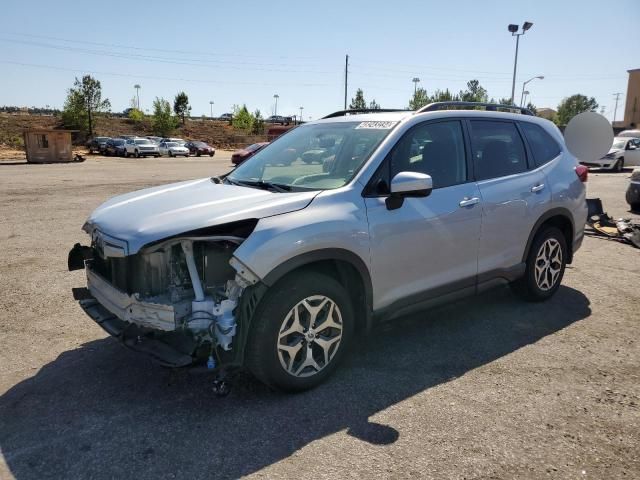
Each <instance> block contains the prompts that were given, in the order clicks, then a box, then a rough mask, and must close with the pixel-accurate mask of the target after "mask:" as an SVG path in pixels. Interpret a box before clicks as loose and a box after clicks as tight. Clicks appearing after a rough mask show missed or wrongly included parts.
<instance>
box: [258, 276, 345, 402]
mask: <svg viewBox="0 0 640 480" xmlns="http://www.w3.org/2000/svg"><path fill="white" fill-rule="evenodd" d="M253 318H254V320H253V323H252V326H251V331H250V332H249V338H248V341H247V349H246V352H247V353H246V365H247V367H248V368H249V370H250V371H251V372H252V373H253V374H254V375H255V376H256V377H257V378H258V379H259V380H261V381H262V382H264V383H266V384H267V385H269V386H272V387H274V388H277V389H280V390H286V391H302V390H308V389H310V388H313V387H315V386H316V385H318V384H320V383H322V382H323V381H324V380H325V379H326V378H327V377H329V376H330V375H331V374H332V373H333V371H334V370H335V368H336V367H337V366H338V364H339V363H340V361H341V360H342V358H343V357H344V355H345V353H346V352H347V350H348V347H349V343H350V341H351V337H352V336H353V332H354V326H355V318H354V314H353V305H352V303H351V300H350V298H349V296H348V295H347V293H346V291H345V289H344V287H343V286H342V285H340V283H338V282H337V281H336V280H335V279H334V278H332V277H329V276H326V275H323V274H319V273H315V272H300V273H293V274H290V275H288V276H286V277H285V278H283V279H282V280H280V281H279V282H278V283H277V284H276V285H274V286H273V287H271V288H270V289H269V291H268V292H267V293H266V295H265V296H264V297H263V299H262V300H261V302H260V304H259V305H258V308H257V309H256V312H255V314H254V316H253ZM287 332H290V333H287Z"/></svg>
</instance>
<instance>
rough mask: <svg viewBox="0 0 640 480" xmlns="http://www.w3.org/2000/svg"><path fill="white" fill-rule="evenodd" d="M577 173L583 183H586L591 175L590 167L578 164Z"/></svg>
mask: <svg viewBox="0 0 640 480" xmlns="http://www.w3.org/2000/svg"><path fill="white" fill-rule="evenodd" d="M576 175H577V176H578V178H579V179H580V181H581V182H582V183H585V182H586V181H587V179H588V177H589V169H588V168H587V167H585V166H584V165H578V166H577V167H576Z"/></svg>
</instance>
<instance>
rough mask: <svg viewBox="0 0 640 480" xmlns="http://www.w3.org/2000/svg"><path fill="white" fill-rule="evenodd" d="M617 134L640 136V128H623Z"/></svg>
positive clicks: (621, 135)
mask: <svg viewBox="0 0 640 480" xmlns="http://www.w3.org/2000/svg"><path fill="white" fill-rule="evenodd" d="M617 136H618V137H634V138H640V130H623V131H622V132H620V133H619V134H618V135H617Z"/></svg>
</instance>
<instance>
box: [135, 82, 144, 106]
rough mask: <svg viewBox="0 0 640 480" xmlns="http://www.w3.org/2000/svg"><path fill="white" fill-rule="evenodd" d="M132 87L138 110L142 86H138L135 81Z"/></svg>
mask: <svg viewBox="0 0 640 480" xmlns="http://www.w3.org/2000/svg"><path fill="white" fill-rule="evenodd" d="M133 88H135V89H136V109H137V110H140V88H142V87H140V85H139V84H137V83H136V84H135V85H134V86H133Z"/></svg>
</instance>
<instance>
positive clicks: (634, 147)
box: [627, 144, 638, 150]
mask: <svg viewBox="0 0 640 480" xmlns="http://www.w3.org/2000/svg"><path fill="white" fill-rule="evenodd" d="M637 148H638V147H636V146H635V145H631V144H629V145H627V150H636V149H637Z"/></svg>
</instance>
